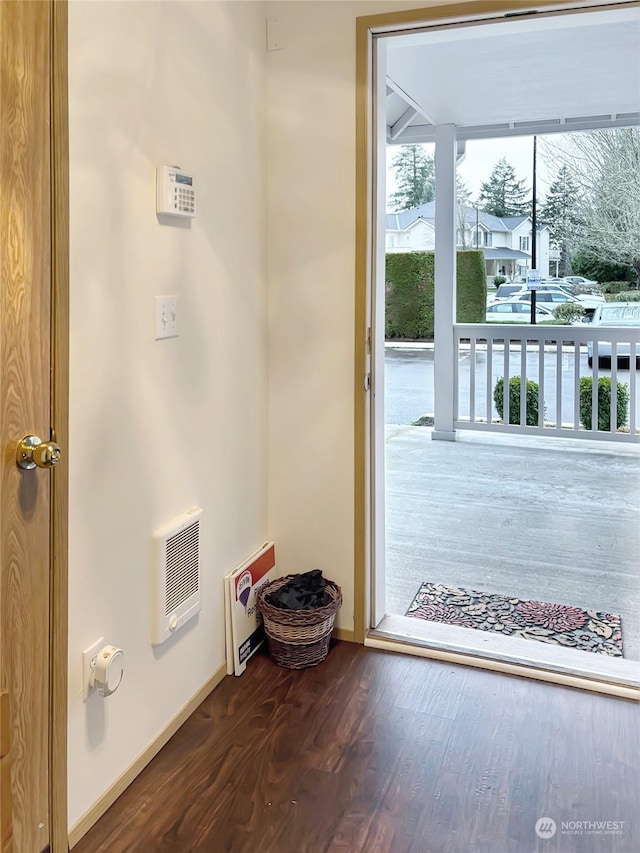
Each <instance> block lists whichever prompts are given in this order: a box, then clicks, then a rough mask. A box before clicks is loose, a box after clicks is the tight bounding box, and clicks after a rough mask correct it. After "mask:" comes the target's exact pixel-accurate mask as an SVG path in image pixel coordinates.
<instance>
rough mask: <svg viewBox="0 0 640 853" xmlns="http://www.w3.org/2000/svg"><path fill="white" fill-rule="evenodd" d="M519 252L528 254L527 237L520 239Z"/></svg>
mask: <svg viewBox="0 0 640 853" xmlns="http://www.w3.org/2000/svg"><path fill="white" fill-rule="evenodd" d="M520 251H521V252H528V251H529V238H528V237H521V238H520Z"/></svg>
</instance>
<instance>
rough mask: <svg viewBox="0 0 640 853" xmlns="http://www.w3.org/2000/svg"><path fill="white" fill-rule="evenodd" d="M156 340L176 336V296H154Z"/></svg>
mask: <svg viewBox="0 0 640 853" xmlns="http://www.w3.org/2000/svg"><path fill="white" fill-rule="evenodd" d="M155 300H156V314H155V320H156V340H157V341H159V340H161V339H162V338H177V337H178V297H177V296H156V297H155Z"/></svg>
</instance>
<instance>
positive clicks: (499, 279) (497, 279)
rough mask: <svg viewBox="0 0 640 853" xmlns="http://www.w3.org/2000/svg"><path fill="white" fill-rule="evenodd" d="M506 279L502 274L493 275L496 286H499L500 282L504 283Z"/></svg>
mask: <svg viewBox="0 0 640 853" xmlns="http://www.w3.org/2000/svg"><path fill="white" fill-rule="evenodd" d="M506 281H507V279H506V278H505V277H504V276H503V275H494V277H493V283H494V285H495V286H496V287H500V285H501V284H505V282H506Z"/></svg>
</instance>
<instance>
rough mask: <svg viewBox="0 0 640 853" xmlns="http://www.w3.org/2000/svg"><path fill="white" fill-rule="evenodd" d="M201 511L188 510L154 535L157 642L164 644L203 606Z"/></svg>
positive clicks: (196, 508)
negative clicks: (201, 588) (201, 583)
mask: <svg viewBox="0 0 640 853" xmlns="http://www.w3.org/2000/svg"><path fill="white" fill-rule="evenodd" d="M201 516H202V510H201V509H199V508H198V507H195V508H194V509H191V510H189V511H188V512H187V513H185V514H184V515H183V516H181V517H180V518H179V519H176V520H175V521H174V522H172V523H171V524H168V525H166V526H164V527H162V528H160V529H159V530H156V532H155V533H154V535H153V539H154V565H153V580H154V593H153V597H154V614H153V615H154V618H153V637H152V642H153V644H154V645H158V644H160V643H163V642H164V641H165V640H166V639H168V638H169V637H170V636H171V634H173V633H175V632H176V631H177V630H178V628H180V627H181V626H182V625H184V623H185V622H187V621H188V620H189V619H191V618H192V617H193V616H195V615H196V613H198V611H199V610H200V608H201V591H200V535H201Z"/></svg>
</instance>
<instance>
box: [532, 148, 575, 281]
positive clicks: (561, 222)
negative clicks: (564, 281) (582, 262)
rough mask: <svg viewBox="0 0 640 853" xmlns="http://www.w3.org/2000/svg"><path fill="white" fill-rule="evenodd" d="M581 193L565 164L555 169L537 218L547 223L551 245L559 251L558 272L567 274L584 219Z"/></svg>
mask: <svg viewBox="0 0 640 853" xmlns="http://www.w3.org/2000/svg"><path fill="white" fill-rule="evenodd" d="M581 202H582V200H581V194H580V191H579V189H578V185H577V183H576V181H575V179H574V177H573V175H572V173H571V170H570V169H569V167H568V166H567V165H562V166H561V167H560V168H559V169H558V174H557V176H556V179H555V181H554V182H553V183H552V184H551V186H550V187H549V193H548V194H547V199H546V201H545V203H544V204H543V205H542V207H541V208H540V218H541V219H542V220H543V221H544V222H546V223H547V225H548V226H549V236H550V242H551V245H552V246H553V247H554V248H556V249H558V250H559V252H560V269H559V274H560V275H570V274H571V259H572V257H573V254H574V252H575V249H576V244H577V241H578V237H579V234H580V229H581V227H582V226H584V219H583V217H582V216H581V214H580V208H581Z"/></svg>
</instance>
